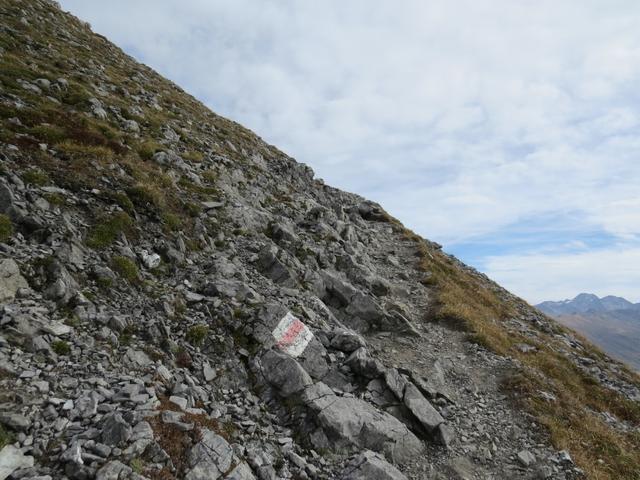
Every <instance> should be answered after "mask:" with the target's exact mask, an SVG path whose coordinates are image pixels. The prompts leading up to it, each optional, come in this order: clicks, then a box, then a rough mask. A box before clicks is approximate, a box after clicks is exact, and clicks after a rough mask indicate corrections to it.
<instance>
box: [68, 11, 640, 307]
mask: <svg viewBox="0 0 640 480" xmlns="http://www.w3.org/2000/svg"><path fill="white" fill-rule="evenodd" d="M60 3H61V4H62V7H63V8H64V9H66V10H70V11H71V12H72V13H74V14H76V15H78V16H79V17H81V18H82V19H84V20H87V21H88V22H90V23H91V25H92V26H93V28H94V30H95V31H97V32H99V33H101V34H103V35H105V36H107V37H109V38H110V39H111V40H112V41H114V42H115V43H116V44H118V45H119V46H121V47H122V48H123V49H124V50H125V51H127V52H128V53H130V54H131V55H133V56H135V57H136V58H137V59H138V60H140V61H142V62H144V63H146V64H148V65H150V66H151V67H153V68H155V69H156V70H158V71H159V72H160V73H162V74H163V75H165V76H167V77H169V78H170V79H172V80H174V81H175V82H176V83H178V84H180V85H181V86H182V87H183V88H184V89H185V90H187V91H189V92H190V93H192V94H193V95H195V96H196V97H197V98H199V99H200V100H202V101H203V102H204V103H206V104H207V105H208V106H210V107H211V108H212V109H213V110H214V111H216V112H217V113H220V114H222V115H225V116H227V117H229V118H232V119H234V120H236V121H238V122H240V123H242V124H244V125H246V126H248V127H249V128H251V129H252V130H254V131H255V132H256V133H258V134H259V135H260V136H261V137H263V138H264V139H265V140H267V141H268V142H270V143H272V144H274V145H277V146H278V147H279V148H281V149H282V150H284V151H286V152H287V153H289V154H290V155H292V156H293V157H295V158H296V159H297V160H299V161H301V162H305V163H307V164H309V165H311V166H312V167H313V169H314V170H315V171H316V174H317V176H319V177H321V178H323V179H324V180H325V181H326V182H327V183H330V184H332V185H334V186H338V187H340V188H343V189H346V190H349V191H354V192H357V193H360V194H362V195H364V196H366V197H368V198H371V199H373V200H376V201H378V202H380V203H381V204H382V205H383V206H384V207H385V208H386V209H387V210H388V211H390V212H391V213H392V214H393V215H395V216H396V217H398V218H400V219H401V220H402V221H403V222H404V223H405V224H406V225H407V226H409V227H410V228H412V229H413V230H415V231H417V232H418V233H420V234H422V235H423V236H425V237H427V238H430V239H432V240H436V241H438V242H440V243H442V244H443V245H444V246H445V249H446V250H447V251H449V252H451V253H453V254H455V255H457V256H459V257H460V258H461V259H462V260H464V261H466V262H467V263H470V264H472V265H474V266H475V267H477V268H478V269H480V270H482V271H484V272H486V273H487V274H488V275H490V276H491V277H492V278H494V279H495V280H497V281H498V282H500V283H501V284H503V285H504V286H506V287H507V288H509V289H510V290H512V291H513V292H514V293H516V294H519V295H521V296H522V297H524V298H525V299H527V300H529V301H530V302H532V303H536V302H539V301H542V300H549V299H553V300H557V299H562V298H567V297H573V296H574V295H576V294H577V293H579V292H582V291H588V292H593V293H596V294H599V295H607V294H615V295H622V296H625V297H627V298H629V299H630V300H632V301H640V287H639V285H640V188H639V187H640V135H639V131H640V130H639V127H640V90H639V89H638V85H639V84H640V29H638V28H637V26H638V25H639V24H640V4H639V3H638V2H635V1H621V0H612V1H607V2H601V1H589V0H586V1H585V0H580V1H572V0H567V1H564V2H556V1H548V0H539V1H536V2H529V1H524V0H523V1H514V2H504V1H497V0H496V1H485V2H477V1H470V0H469V1H468V0H458V1H455V2H451V1H448V0H430V1H424V0H404V1H402V2H392V1H390V0H384V1H383V0H354V1H350V2H342V1H338V0H326V1H323V2H303V1H277V2H276V1H273V0H234V1H233V2H226V1H222V0H182V1H180V2H172V1H165V2H156V1H151V0H136V1H135V2H133V1H130V0H111V1H109V2H99V1H87V0H63V1H61V2H60Z"/></svg>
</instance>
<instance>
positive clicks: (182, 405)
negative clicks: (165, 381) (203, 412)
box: [169, 395, 189, 410]
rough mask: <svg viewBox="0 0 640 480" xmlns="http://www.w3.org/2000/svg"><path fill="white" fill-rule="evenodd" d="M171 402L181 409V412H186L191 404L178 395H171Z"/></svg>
mask: <svg viewBox="0 0 640 480" xmlns="http://www.w3.org/2000/svg"><path fill="white" fill-rule="evenodd" d="M169 401H170V402H171V403H173V404H174V405H177V406H178V407H180V409H181V410H185V409H186V408H187V406H188V404H189V402H188V401H187V399H186V398H182V397H178V396H176V395H171V396H170V397H169Z"/></svg>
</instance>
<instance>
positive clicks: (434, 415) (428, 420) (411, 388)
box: [404, 383, 444, 433]
mask: <svg viewBox="0 0 640 480" xmlns="http://www.w3.org/2000/svg"><path fill="white" fill-rule="evenodd" d="M404 404H405V405H406V406H407V408H408V409H409V410H411V413H413V415H414V416H415V417H416V418H417V419H418V420H419V421H420V423H421V424H422V426H423V427H424V428H425V429H426V430H427V431H428V432H429V433H433V432H434V431H435V430H436V429H437V428H438V426H439V425H440V424H441V423H443V422H444V418H442V415H440V413H439V412H438V411H437V410H436V409H435V408H434V407H433V405H431V403H429V400H427V399H426V398H424V396H422V393H420V390H418V388H417V387H416V386H415V385H414V384H413V383H407V386H406V387H405V389H404Z"/></svg>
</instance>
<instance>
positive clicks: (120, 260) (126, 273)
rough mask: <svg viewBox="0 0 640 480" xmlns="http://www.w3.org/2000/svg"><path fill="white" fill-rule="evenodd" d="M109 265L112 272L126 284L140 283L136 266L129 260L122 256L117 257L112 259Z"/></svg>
mask: <svg viewBox="0 0 640 480" xmlns="http://www.w3.org/2000/svg"><path fill="white" fill-rule="evenodd" d="M111 263H112V267H113V270H114V271H115V272H116V273H117V274H118V275H120V276H121V277H122V278H124V279H125V280H126V281H127V282H129V283H131V284H133V283H138V282H139V281H140V272H139V270H138V266H137V265H136V264H135V263H134V262H133V261H132V260H131V259H129V258H127V257H123V256H117V257H113V260H112V261H111Z"/></svg>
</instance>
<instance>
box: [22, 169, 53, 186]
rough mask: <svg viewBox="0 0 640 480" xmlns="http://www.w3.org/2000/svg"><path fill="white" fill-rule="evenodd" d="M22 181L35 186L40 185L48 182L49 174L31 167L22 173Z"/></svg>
mask: <svg viewBox="0 0 640 480" xmlns="http://www.w3.org/2000/svg"><path fill="white" fill-rule="evenodd" d="M22 181H23V182H25V183H27V184H31V185H36V186H42V185H46V184H47V183H49V175H47V172H43V171H42V170H38V169H35V168H32V169H30V170H27V171H26V172H24V173H23V174H22Z"/></svg>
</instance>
